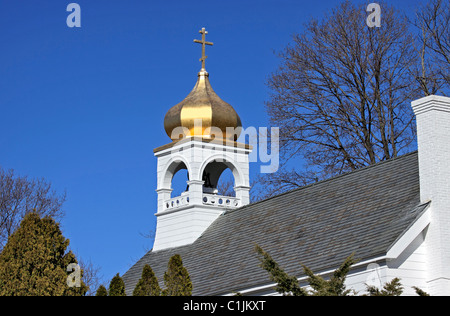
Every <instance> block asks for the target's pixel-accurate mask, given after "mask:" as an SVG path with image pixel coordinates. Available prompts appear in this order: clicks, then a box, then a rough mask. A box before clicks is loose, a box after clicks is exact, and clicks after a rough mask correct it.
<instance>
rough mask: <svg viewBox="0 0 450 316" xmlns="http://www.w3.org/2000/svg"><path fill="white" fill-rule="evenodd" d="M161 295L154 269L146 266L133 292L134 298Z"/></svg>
mask: <svg viewBox="0 0 450 316" xmlns="http://www.w3.org/2000/svg"><path fill="white" fill-rule="evenodd" d="M159 295H161V288H160V287H159V284H158V279H157V278H156V276H155V273H154V272H153V270H152V268H151V267H150V266H149V265H148V264H146V265H144V268H143V269H142V276H141V278H140V279H139V281H138V283H137V284H136V287H135V289H134V291H133V296H159Z"/></svg>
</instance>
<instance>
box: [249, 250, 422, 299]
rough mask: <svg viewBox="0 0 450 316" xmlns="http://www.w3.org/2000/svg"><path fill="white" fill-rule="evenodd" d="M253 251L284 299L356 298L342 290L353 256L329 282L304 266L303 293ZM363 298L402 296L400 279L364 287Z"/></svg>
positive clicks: (273, 263)
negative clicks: (299, 297) (313, 297)
mask: <svg viewBox="0 0 450 316" xmlns="http://www.w3.org/2000/svg"><path fill="white" fill-rule="evenodd" d="M255 251H256V252H257V253H258V254H259V255H260V257H258V259H259V260H260V262H261V264H260V266H261V267H262V268H263V269H264V270H266V271H267V272H268V273H269V277H270V280H271V281H273V282H275V283H276V284H277V286H276V287H275V290H276V291H277V292H278V293H280V294H282V295H284V296H349V295H355V294H356V293H355V292H354V291H353V290H347V289H346V287H345V279H346V278H347V274H348V273H349V271H350V268H351V266H352V265H353V264H355V263H356V260H355V259H354V258H353V255H351V256H349V257H348V258H347V259H345V261H344V262H343V263H342V264H341V266H340V267H339V268H338V269H336V270H335V271H334V273H333V274H332V275H331V277H330V279H329V280H325V279H324V278H322V277H321V276H318V275H315V274H314V273H313V272H312V270H311V269H309V268H308V267H306V266H303V271H304V273H305V274H306V275H307V276H308V279H307V281H308V284H309V286H310V287H311V289H312V290H311V291H307V290H305V289H303V288H302V287H301V286H300V284H299V282H298V279H297V278H296V277H295V276H290V275H289V274H287V273H286V272H285V271H284V270H283V269H282V268H281V267H280V266H279V265H278V263H277V262H276V261H275V260H274V259H273V258H272V257H271V256H270V255H269V254H268V253H267V252H265V251H264V250H263V249H262V248H261V247H260V246H258V245H256V246H255ZM413 288H414V289H415V291H416V293H417V295H419V296H429V295H428V293H426V292H424V291H423V290H421V289H419V288H417V287H413ZM366 290H367V292H368V295H366V296H400V295H402V293H403V287H402V284H401V283H400V279H398V278H395V279H393V280H392V281H391V282H387V283H386V284H385V285H384V286H383V288H382V289H378V288H377V287H374V286H367V287H366Z"/></svg>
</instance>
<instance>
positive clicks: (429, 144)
mask: <svg viewBox="0 0 450 316" xmlns="http://www.w3.org/2000/svg"><path fill="white" fill-rule="evenodd" d="M412 108H413V110H414V113H415V114H416V120H417V142H418V149H419V174H420V199H421V202H422V203H425V202H428V201H431V206H430V207H431V213H432V219H431V223H430V226H429V229H428V232H427V236H426V247H427V268H428V269H427V270H428V276H427V279H428V291H429V293H430V294H431V295H450V98H447V97H442V96H435V95H432V96H428V97H425V98H422V99H419V100H416V101H413V102H412Z"/></svg>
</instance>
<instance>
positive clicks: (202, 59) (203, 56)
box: [194, 28, 214, 69]
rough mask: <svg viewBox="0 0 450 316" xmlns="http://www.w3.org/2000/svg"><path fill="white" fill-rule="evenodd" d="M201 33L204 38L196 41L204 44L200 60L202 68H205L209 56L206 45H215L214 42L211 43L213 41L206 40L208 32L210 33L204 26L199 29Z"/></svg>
mask: <svg viewBox="0 0 450 316" xmlns="http://www.w3.org/2000/svg"><path fill="white" fill-rule="evenodd" d="M198 32H199V33H200V34H202V40H201V41H200V40H196V39H195V40H194V43H200V44H202V58H200V61H201V62H202V69H205V61H206V58H208V56H206V55H205V47H206V45H210V46H212V45H214V44H213V43H211V42H207V41H206V34H208V32H207V31H205V28H202V29H201V30H200V31H198Z"/></svg>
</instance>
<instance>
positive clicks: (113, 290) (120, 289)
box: [109, 273, 125, 296]
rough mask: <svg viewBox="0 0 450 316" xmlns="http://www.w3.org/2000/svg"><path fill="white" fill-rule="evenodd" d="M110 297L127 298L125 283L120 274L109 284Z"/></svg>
mask: <svg viewBox="0 0 450 316" xmlns="http://www.w3.org/2000/svg"><path fill="white" fill-rule="evenodd" d="M109 296H125V283H124V282H123V279H122V278H121V277H120V275H119V273H117V274H116V275H115V276H114V277H113V278H112V280H111V282H110V283H109Z"/></svg>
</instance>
